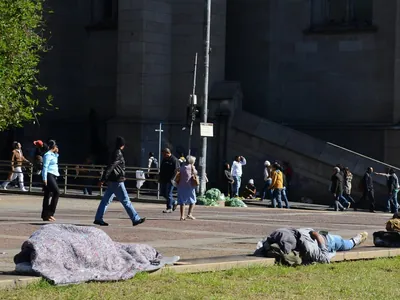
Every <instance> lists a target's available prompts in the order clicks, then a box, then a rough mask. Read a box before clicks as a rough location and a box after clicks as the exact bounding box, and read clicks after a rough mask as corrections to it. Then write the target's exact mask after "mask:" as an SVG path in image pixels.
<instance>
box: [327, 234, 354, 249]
mask: <svg viewBox="0 0 400 300" xmlns="http://www.w3.org/2000/svg"><path fill="white" fill-rule="evenodd" d="M326 241H327V245H326V246H327V248H328V251H329V252H336V251H349V250H351V249H353V248H354V246H355V244H354V242H353V240H344V239H343V238H342V237H341V236H339V235H333V234H328V235H326Z"/></svg>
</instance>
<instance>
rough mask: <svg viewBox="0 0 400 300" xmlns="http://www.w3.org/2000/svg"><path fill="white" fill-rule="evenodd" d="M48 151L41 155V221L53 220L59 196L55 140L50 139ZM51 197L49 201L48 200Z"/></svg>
mask: <svg viewBox="0 0 400 300" xmlns="http://www.w3.org/2000/svg"><path fill="white" fill-rule="evenodd" d="M48 147H49V151H47V152H46V153H45V154H44V156H43V169H42V179H43V185H44V187H43V190H44V197H43V205H42V215H41V217H42V219H43V221H52V222H53V221H55V220H56V219H55V218H54V214H55V212H56V208H57V204H58V198H59V197H60V189H59V188H58V185H57V177H59V176H60V173H59V170H58V156H59V154H58V146H57V143H56V141H54V140H50V141H49V144H48ZM50 198H51V201H50Z"/></svg>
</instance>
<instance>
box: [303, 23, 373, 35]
mask: <svg viewBox="0 0 400 300" xmlns="http://www.w3.org/2000/svg"><path fill="white" fill-rule="evenodd" d="M377 31H378V27H377V26H375V25H336V24H332V25H330V24H328V25H321V26H315V27H310V28H307V29H305V30H303V33H304V34H305V35H336V34H354V33H359V34H362V33H375V32H377Z"/></svg>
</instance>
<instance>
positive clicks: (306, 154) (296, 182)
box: [228, 110, 399, 204]
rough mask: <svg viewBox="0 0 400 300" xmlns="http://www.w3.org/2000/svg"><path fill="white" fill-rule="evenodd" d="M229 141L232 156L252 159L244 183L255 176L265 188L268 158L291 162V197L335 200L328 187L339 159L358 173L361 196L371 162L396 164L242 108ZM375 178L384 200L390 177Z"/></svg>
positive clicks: (381, 166)
mask: <svg viewBox="0 0 400 300" xmlns="http://www.w3.org/2000/svg"><path fill="white" fill-rule="evenodd" d="M228 141H229V142H228V144H229V146H228V149H229V150H228V157H233V156H234V155H243V156H245V157H246V158H247V160H248V165H247V166H246V167H244V171H243V172H244V174H243V181H242V182H243V184H245V183H246V182H247V180H248V179H250V178H253V179H255V180H256V185H257V187H258V188H259V189H261V188H262V185H263V179H262V172H263V164H264V161H265V160H266V159H268V160H270V161H271V162H272V161H274V160H278V161H287V162H289V163H290V164H291V165H292V167H293V170H294V178H293V181H292V186H291V192H290V200H291V201H300V199H301V198H302V197H306V198H310V199H312V200H313V202H314V203H319V204H328V203H331V195H330V194H329V192H328V187H329V183H330V177H331V175H332V169H333V167H334V166H335V165H336V164H338V163H340V164H342V165H344V166H347V167H349V168H350V170H351V171H352V173H353V174H354V179H353V194H355V196H356V198H357V196H360V195H359V193H358V191H357V187H358V182H359V180H360V178H361V176H363V175H364V172H365V170H366V169H367V167H369V166H371V167H373V168H374V169H375V170H377V171H379V172H383V171H385V170H386V168H387V167H393V166H390V165H388V164H385V163H384V162H380V161H377V160H374V159H372V158H370V157H367V156H364V155H362V154H360V153H356V152H354V151H351V150H349V149H345V148H342V147H340V146H337V145H334V144H332V143H329V142H327V141H322V140H319V139H316V138H313V137H311V136H309V135H306V134H303V133H301V132H299V131H296V130H293V129H291V128H289V127H285V126H282V125H279V124H277V123H274V122H271V121H268V120H265V119H262V118H260V117H257V116H255V115H252V114H249V113H247V112H244V111H242V110H237V111H236V112H235V114H234V116H233V118H232V121H231V125H230V132H229V139H228ZM393 168H395V167H393ZM395 169H396V170H399V169H398V168H395ZM375 180H376V184H375V186H376V191H377V193H376V194H377V202H382V201H384V200H385V199H386V187H385V182H386V181H385V178H383V177H378V176H375ZM357 194H358V195H357Z"/></svg>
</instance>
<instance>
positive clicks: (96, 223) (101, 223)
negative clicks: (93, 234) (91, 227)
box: [93, 220, 108, 226]
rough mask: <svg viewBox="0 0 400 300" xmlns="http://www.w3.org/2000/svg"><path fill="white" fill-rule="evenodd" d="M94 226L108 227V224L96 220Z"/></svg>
mask: <svg viewBox="0 0 400 300" xmlns="http://www.w3.org/2000/svg"><path fill="white" fill-rule="evenodd" d="M93 224H95V225H99V226H108V223H106V222H104V221H99V220H94V222H93Z"/></svg>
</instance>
